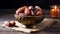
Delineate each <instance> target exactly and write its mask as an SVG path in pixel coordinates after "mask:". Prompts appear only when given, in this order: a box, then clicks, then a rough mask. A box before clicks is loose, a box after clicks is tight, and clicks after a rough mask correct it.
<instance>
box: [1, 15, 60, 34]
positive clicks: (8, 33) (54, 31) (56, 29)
mask: <svg viewBox="0 0 60 34" xmlns="http://www.w3.org/2000/svg"><path fill="white" fill-rule="evenodd" d="M46 16H47V15H46ZM47 17H48V16H47ZM11 20H15V18H14V15H13V14H2V15H1V14H0V34H26V33H23V32H19V31H14V30H11V29H6V28H3V27H2V26H1V24H3V22H4V21H11ZM56 20H57V21H58V23H56V24H55V25H54V26H52V27H50V28H48V29H46V30H44V31H39V32H36V33H30V34H60V19H56Z"/></svg>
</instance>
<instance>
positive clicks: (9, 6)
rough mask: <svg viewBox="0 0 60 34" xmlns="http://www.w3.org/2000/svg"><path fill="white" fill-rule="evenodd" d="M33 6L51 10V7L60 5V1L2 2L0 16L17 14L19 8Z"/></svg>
mask: <svg viewBox="0 0 60 34" xmlns="http://www.w3.org/2000/svg"><path fill="white" fill-rule="evenodd" d="M31 5H32V6H36V5H38V6H40V7H41V8H42V9H50V6H51V5H60V0H0V14H9V13H15V11H16V10H17V9H18V8H19V7H21V6H31ZM48 12H49V11H48Z"/></svg>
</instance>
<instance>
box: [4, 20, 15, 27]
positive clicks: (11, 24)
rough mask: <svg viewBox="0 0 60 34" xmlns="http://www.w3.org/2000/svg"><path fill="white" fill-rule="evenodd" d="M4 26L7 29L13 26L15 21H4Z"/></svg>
mask: <svg viewBox="0 0 60 34" xmlns="http://www.w3.org/2000/svg"><path fill="white" fill-rule="evenodd" d="M4 24H5V25H6V26H9V27H13V26H15V21H5V22H4Z"/></svg>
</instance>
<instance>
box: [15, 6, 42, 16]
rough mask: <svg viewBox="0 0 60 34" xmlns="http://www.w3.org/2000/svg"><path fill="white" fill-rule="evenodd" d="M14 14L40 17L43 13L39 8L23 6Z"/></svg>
mask: <svg viewBox="0 0 60 34" xmlns="http://www.w3.org/2000/svg"><path fill="white" fill-rule="evenodd" d="M16 14H17V15H19V16H40V15H42V14H43V12H42V9H41V8H40V7H39V6H34V7H33V6H23V7H20V8H18V9H17V10H16Z"/></svg>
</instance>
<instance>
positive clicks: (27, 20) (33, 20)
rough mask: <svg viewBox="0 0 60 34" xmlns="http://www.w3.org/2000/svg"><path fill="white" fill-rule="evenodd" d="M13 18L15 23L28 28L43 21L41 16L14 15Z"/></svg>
mask: <svg viewBox="0 0 60 34" xmlns="http://www.w3.org/2000/svg"><path fill="white" fill-rule="evenodd" d="M14 16H15V19H16V20H17V21H19V22H20V23H22V24H24V25H25V26H28V27H29V26H33V25H36V24H38V23H40V22H41V21H42V20H43V19H44V16H43V15H41V16H19V15H16V14H15V15H14Z"/></svg>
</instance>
